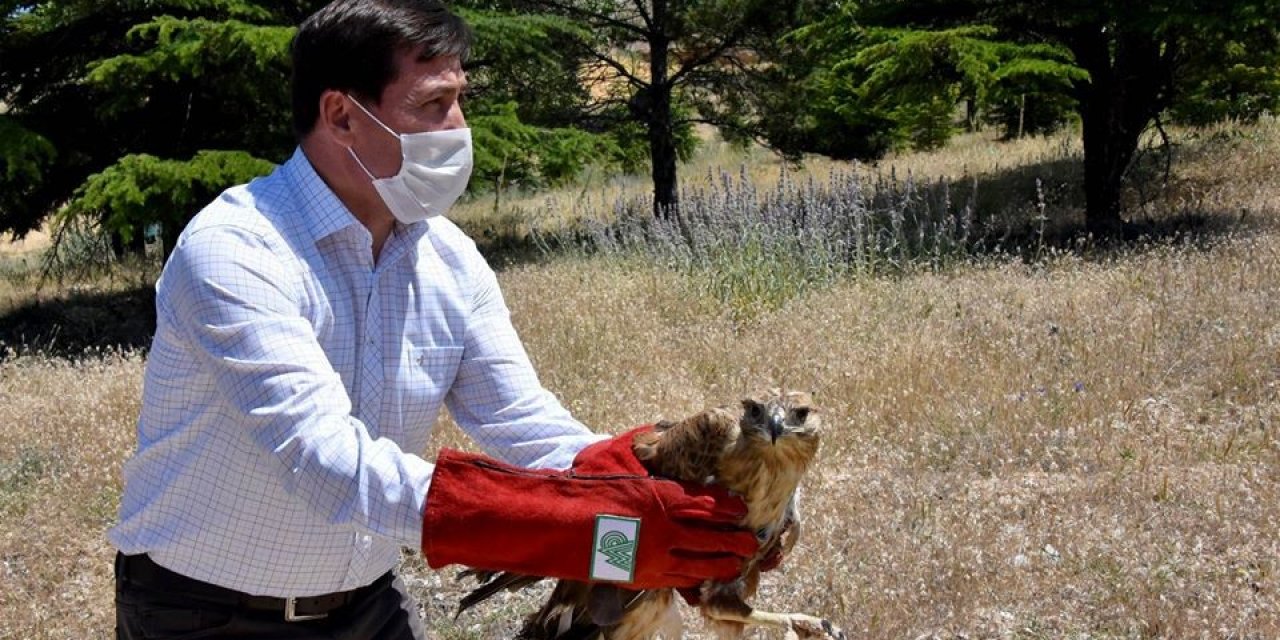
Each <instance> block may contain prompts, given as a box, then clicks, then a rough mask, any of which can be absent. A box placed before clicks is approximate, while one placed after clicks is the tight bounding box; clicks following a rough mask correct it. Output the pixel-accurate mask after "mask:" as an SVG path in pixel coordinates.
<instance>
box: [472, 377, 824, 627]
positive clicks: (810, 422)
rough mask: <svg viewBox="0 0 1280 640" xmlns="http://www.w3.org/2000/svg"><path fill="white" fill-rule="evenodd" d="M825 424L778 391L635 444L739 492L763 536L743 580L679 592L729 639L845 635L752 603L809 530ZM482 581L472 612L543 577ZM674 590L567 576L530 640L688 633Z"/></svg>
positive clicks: (666, 472)
mask: <svg viewBox="0 0 1280 640" xmlns="http://www.w3.org/2000/svg"><path fill="white" fill-rule="evenodd" d="M820 430H821V420H820V419H819V417H818V415H817V410H816V409H815V408H814V407H813V406H812V398H811V395H810V394H809V393H805V392H800V391H783V390H780V389H771V390H769V391H766V392H764V393H761V394H757V395H755V396H752V397H748V398H746V399H744V400H742V403H741V408H740V409H735V408H731V407H718V408H714V409H710V410H707V411H703V412H701V413H698V414H696V415H693V416H691V417H689V418H687V419H685V420H682V421H680V422H659V423H658V424H656V425H654V427H653V428H652V429H640V430H637V431H636V432H635V436H634V440H633V444H632V450H633V452H634V453H635V456H636V458H637V459H639V460H640V461H641V463H642V464H643V465H644V466H645V468H646V469H647V470H648V471H649V473H650V474H651V475H654V476H659V477H664V478H669V479H672V480H678V481H683V482H690V483H716V484H718V485H720V486H722V487H724V488H726V489H728V490H729V491H732V492H734V493H736V494H738V495H740V496H742V498H743V500H744V501H745V502H746V504H747V515H746V517H745V518H744V519H743V521H742V522H741V523H740V524H741V525H742V526H743V527H746V528H748V529H750V530H753V531H755V532H756V534H757V536H758V537H759V538H760V550H759V551H758V552H757V553H756V555H755V556H753V557H752V558H749V559H748V560H747V561H745V562H744V563H743V566H742V571H741V573H740V574H739V576H738V577H737V579H735V580H732V581H729V582H717V581H708V582H705V583H703V584H702V586H701V588H700V589H698V590H697V592H696V593H695V592H683V593H681V594H680V595H683V596H685V599H686V600H687V601H689V602H690V603H691V604H693V605H694V606H696V607H697V608H698V609H699V611H700V612H701V614H702V615H703V617H704V618H705V620H706V621H707V625H708V627H709V628H710V629H711V630H712V632H713V633H714V634H715V637H717V638H719V639H720V640H734V639H737V638H741V637H743V636H744V634H745V633H746V629H747V628H748V627H750V626H764V627H771V628H775V629H780V630H782V631H784V633H785V637H786V638H787V639H788V640H791V639H798V638H826V639H840V640H843V638H844V637H845V635H844V632H843V631H841V630H840V629H839V628H838V627H836V626H834V625H832V624H831V623H830V622H828V621H827V620H824V619H822V618H818V617H814V616H811V615H805V614H801V613H775V612H769V611H761V610H759V609H756V608H754V607H752V606H751V605H749V604H747V600H748V599H750V598H751V597H752V596H754V595H755V593H756V590H757V588H758V587H759V584H760V571H761V567H762V564H769V563H770V559H772V560H774V561H776V560H777V559H778V558H780V557H781V555H782V554H785V553H786V552H789V551H790V550H791V548H792V547H793V546H794V545H795V543H796V540H797V539H798V536H799V533H800V526H799V525H800V522H799V516H798V513H797V507H796V491H797V488H798V487H799V485H800V480H801V479H802V478H803V477H804V474H805V471H806V470H807V469H808V468H809V466H810V464H811V463H812V462H813V459H814V456H815V454H816V453H817V451H818V441H819V432H820ZM461 575H463V576H471V577H475V578H477V579H479V580H480V581H481V582H482V584H481V585H480V586H479V587H477V588H476V589H475V590H474V591H472V592H471V593H469V594H467V595H466V596H465V597H463V599H462V601H461V602H460V604H459V607H458V613H459V614H461V613H462V612H463V611H465V610H466V609H468V608H470V607H472V606H474V605H475V604H477V603H479V602H481V601H483V600H485V599H487V598H489V597H490V596H492V595H494V594H496V593H499V592H501V591H504V590H506V591H515V590H518V589H523V588H525V587H528V586H530V585H532V584H535V583H537V582H540V581H541V580H542V578H540V577H537V576H523V575H517V574H511V573H495V572H485V571H475V570H468V571H464V572H463V573H462V574H461ZM682 629H683V622H682V620H681V616H680V609H679V607H678V606H677V602H676V592H675V591H674V590H672V589H649V590H644V591H631V590H628V589H626V588H624V587H621V586H618V585H615V584H609V583H601V582H592V583H587V582H577V581H572V580H560V581H559V582H557V583H556V586H555V588H554V589H553V590H552V592H551V595H550V596H549V597H548V599H547V601H546V602H545V603H544V604H543V605H542V608H541V609H540V610H539V611H538V612H537V613H534V614H533V615H531V616H529V617H528V618H527V619H526V620H525V623H524V626H523V628H522V629H521V630H520V633H519V635H517V636H516V637H517V638H520V639H524V640H643V639H649V638H654V637H656V636H658V635H659V634H661V635H662V636H663V637H667V638H679V637H681V635H682Z"/></svg>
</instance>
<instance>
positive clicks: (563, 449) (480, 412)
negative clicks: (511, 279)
mask: <svg viewBox="0 0 1280 640" xmlns="http://www.w3.org/2000/svg"><path fill="white" fill-rule="evenodd" d="M477 262H479V263H480V264H479V265H478V266H477V267H476V268H475V269H474V271H473V276H472V281H471V293H472V314H471V318H470V321H469V323H468V326H467V338H466V342H465V345H464V349H463V355H462V363H461V365H460V366H459V368H458V375H457V378H456V379H455V380H454V384H453V388H452V389H451V390H450V391H449V394H448V395H447V396H446V398H445V402H446V404H447V405H448V407H449V412H450V413H451V414H452V415H453V417H454V420H456V421H457V422H458V425H459V426H461V427H462V429H463V430H464V431H465V432H467V434H468V435H470V436H471V438H472V439H474V440H475V441H476V442H477V443H479V444H480V446H481V447H482V448H483V449H484V451H485V453H487V454H489V455H491V456H494V457H496V458H500V459H502V460H505V461H507V462H508V463H510V464H515V465H520V466H524V467H530V468H544V469H567V468H569V466H570V465H572V464H573V458H574V456H576V455H577V453H578V452H579V451H581V450H582V449H583V448H585V447H586V446H587V445H589V444H591V443H593V442H597V441H599V440H603V439H605V438H606V437H607V436H603V435H597V434H594V433H592V432H591V431H590V430H589V429H587V428H586V427H585V426H583V425H582V423H580V422H578V421H577V420H575V419H574V418H573V417H572V416H571V415H569V412H568V411H567V410H566V409H565V408H564V407H563V406H562V405H561V404H560V401H559V400H557V399H556V397H555V396H554V395H553V394H552V393H551V392H550V391H548V390H546V389H545V388H543V386H542V384H541V383H540V382H539V381H538V376H537V374H536V373H535V372H534V369H533V364H532V363H531V362H530V361H529V356H528V354H527V353H525V350H524V346H523V345H522V344H521V342H520V338H519V336H518V335H517V334H516V330H515V327H514V326H512V324H511V314H510V312H509V311H508V310H507V305H506V302H505V301H504V300H503V298H502V292H501V290H500V289H499V288H498V280H497V277H495V275H494V273H493V270H492V269H490V268H489V266H488V265H487V264H484V262H483V260H482V259H480V258H478V257H477Z"/></svg>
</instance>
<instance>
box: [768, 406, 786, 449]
mask: <svg viewBox="0 0 1280 640" xmlns="http://www.w3.org/2000/svg"><path fill="white" fill-rule="evenodd" d="M785 419H786V414H785V413H783V412H782V411H781V410H778V411H774V412H772V413H770V414H769V438H770V439H771V440H772V441H773V444H777V443H778V436H781V435H782V423H783V421H784V420H785Z"/></svg>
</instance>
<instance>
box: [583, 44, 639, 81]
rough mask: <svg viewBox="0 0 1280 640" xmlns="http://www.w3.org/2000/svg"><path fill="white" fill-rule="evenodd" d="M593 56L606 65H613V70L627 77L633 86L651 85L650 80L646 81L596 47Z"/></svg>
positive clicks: (592, 51)
mask: <svg viewBox="0 0 1280 640" xmlns="http://www.w3.org/2000/svg"><path fill="white" fill-rule="evenodd" d="M591 56H592V57H593V58H595V59H596V60H599V61H600V62H603V63H605V64H606V65H608V66H610V67H613V70H614V71H617V72H618V75H620V76H622V77H624V78H626V79H627V82H630V83H631V85H632V86H635V87H640V88H644V87H647V86H649V83H648V82H645V81H644V80H643V79H641V78H640V77H639V76H637V75H636V74H634V73H631V72H630V71H628V70H627V68H626V67H624V66H622V63H621V62H618V61H617V60H614V59H613V58H610V57H609V56H606V55H605V54H603V53H600V52H599V51H596V50H594V49H592V50H591Z"/></svg>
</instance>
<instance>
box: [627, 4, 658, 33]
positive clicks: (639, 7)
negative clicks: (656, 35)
mask: <svg viewBox="0 0 1280 640" xmlns="http://www.w3.org/2000/svg"><path fill="white" fill-rule="evenodd" d="M631 4H632V5H634V6H635V8H636V13H638V14H640V20H642V21H643V22H644V28H645V30H646V31H649V32H653V31H654V28H653V16H651V15H649V12H648V11H645V6H644V0H631Z"/></svg>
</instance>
